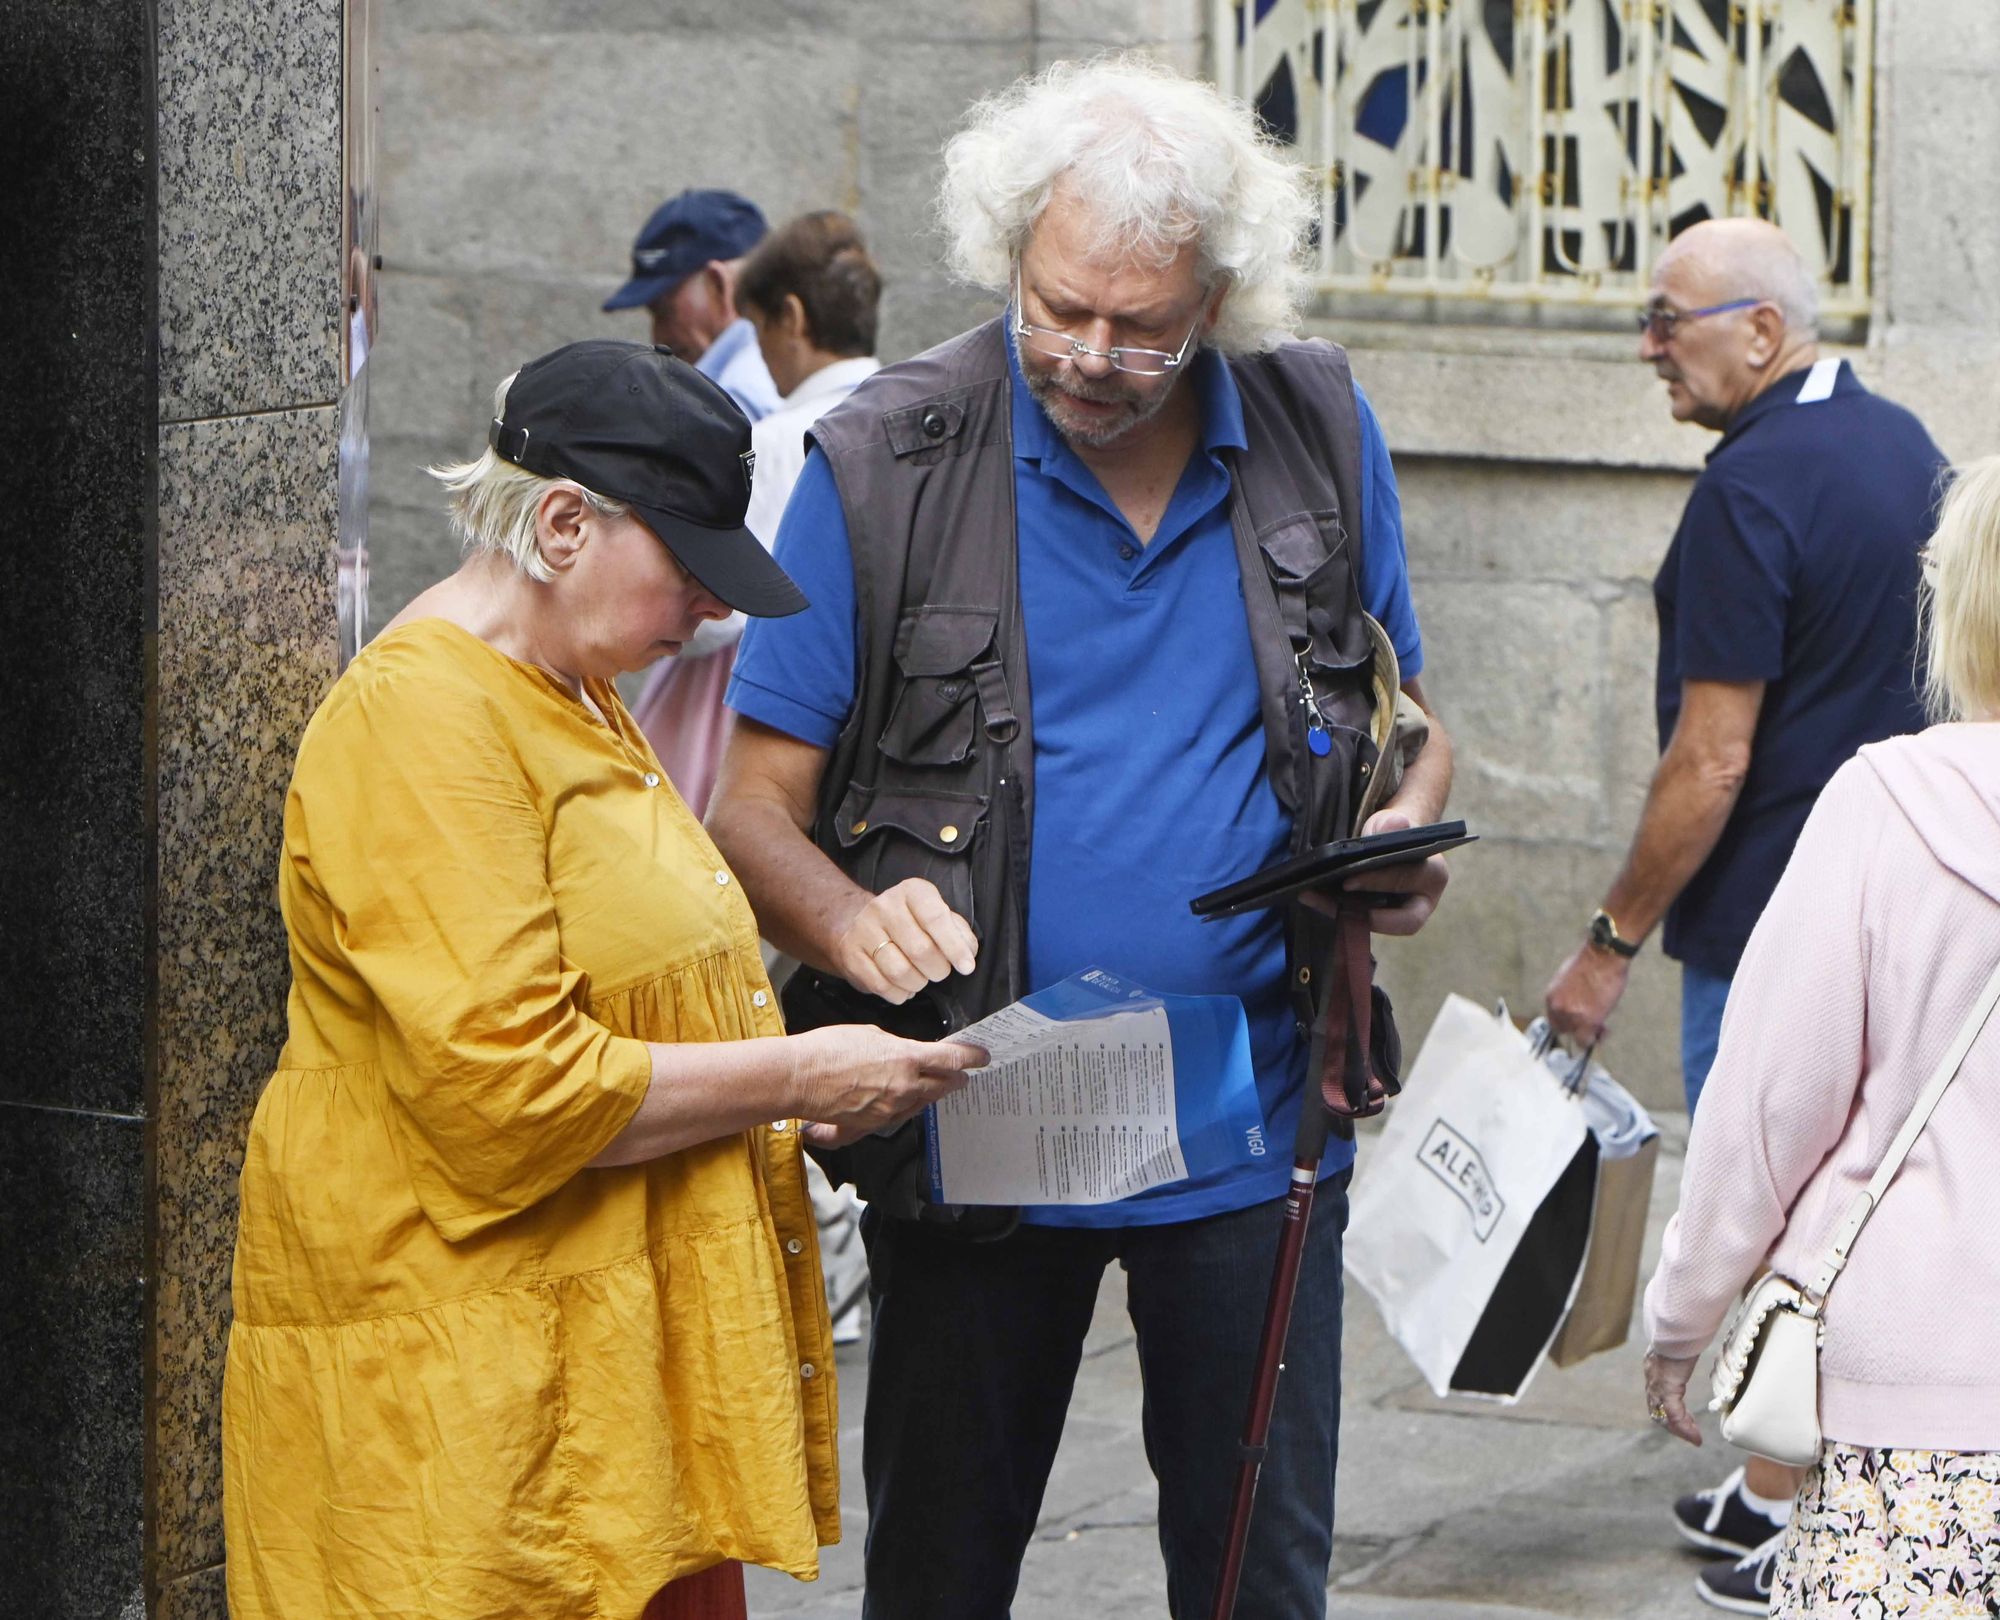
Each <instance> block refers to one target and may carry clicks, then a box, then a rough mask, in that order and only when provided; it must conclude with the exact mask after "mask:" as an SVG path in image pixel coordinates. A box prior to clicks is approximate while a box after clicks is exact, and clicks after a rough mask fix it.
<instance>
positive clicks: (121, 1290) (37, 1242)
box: [0, 0, 343, 1620]
mask: <svg viewBox="0 0 2000 1620" xmlns="http://www.w3.org/2000/svg"><path fill="white" fill-rule="evenodd" d="M342 10H343V8H342V4H341V0H267V3H265V4H261V5H259V6H256V7H248V6H243V5H240V4H230V3H227V0H151V3H138V0H102V3H101V4H98V5H93V6H87V7H80V6H47V5H42V4H36V3H31V0H0V37H4V38H6V39H7V41H8V45H7V49H6V50H5V52H0V151H4V152H6V153H7V154H8V185H9V195H10V201H12V202H13V203H14V204H15V206H14V207H13V208H12V209H11V210H10V212H11V213H12V215H13V217H14V218H15V219H16V221H17V222H19V221H22V220H32V221H33V222H34V228H33V229H32V230H5V231H0V293H4V297H5V303H4V307H5V308H6V310H7V319H8V333H7V337H6V339H5V341H4V345H0V439H3V440H4V442H5V444H6V446H7V454H6V455H5V456H4V457H0V512H4V513H5V514H6V516H5V518H4V519H0V529H4V533H5V538H6V540H7V558H8V577H7V580H6V583H5V584H4V585H0V717H4V724H0V1054H4V1057H0V1232H4V1234H5V1241H4V1242H0V1299H4V1300H5V1301H6V1304H7V1308H6V1310H5V1311H0V1387H4V1388H5V1390H6V1398H5V1403H4V1412H5V1416H4V1419H0V1614H6V1615H10V1616H11V1615H22V1616H33V1617H34V1620H67V1617H70V1616H77V1617H79V1620H81V1617H89V1620H111V1617H113V1616H116V1617H119V1620H143V1617H144V1616H146V1615H152V1616H155V1617H171V1620H221V1617H222V1616H223V1615H224V1613H225V1602H224V1597H223V1572H222V1564H223V1544H222V1527H221V1488H220V1472H221V1469H220V1448H219V1436H220V1423H219V1408H220V1393H221V1373H222V1352H223V1346H224V1344H225V1342H226V1335H227V1330H228V1310H229V1263H230V1255H231V1251H232V1247H233V1242H234V1236H235V1218H236V1210H235V1200H236V1178H237V1173H238V1167H239V1164H240V1160H241V1151H242V1142H243V1138H244V1133H245V1130H246V1128H247V1125H248V1121H249V1116H250V1112H251V1109H252V1107H253V1106H254V1103H255V1100H256V1097H257V1093H258V1092H259V1090H260V1089H261V1087H262V1085H263V1082H264V1079H265V1077H266V1076H267V1075H268V1073H269V1072H270V1069H271V1067H272V1065H273V1063H274V1060H275V1058H276V1056H277V1052H278V1048H279V1046H280V1044H281V1043H282V1040H283V1034H284V994H285V988H286V979H287V974H286V958H285V947H284V931H283V926H282V923H281V920H280V918H279V915H278V909H277V904H276V898H275V882H274V879H275V873H276V869H277V852H278V842H279V836H280V818H281V812H282V806H283V795H284V788H285V783H286V780H287V778H288V776H289V773H290V769H291V761H292V756H293V754H294V752H295V750H296V747H297V743H298V739H299V736H300V734H301V732H302V731H303V729H304V726H305V722H306V720H307V719H308V717H309V716H310V715H311V713H312V711H313V709H314V707H315V706H316V705H317V703H318V701H319V699H320V697H321V696H322V695H323V693H324V692H325V690H326V688H327V686H328V685H329V684H330V683H331V681H332V679H333V676H334V672H335V648H336V631H335V610H334V546H335V537H336V530H337V519H338V513H337V495H336V489H337V483H336V476H335V474H336V433H337V407H338V402H339V396H340V387H341V381H342V376H341V367H342V354H341V327H342V316H343V311H342V307H341V296H342V295H341V287H340V238H341V208H342V196H341V186H342V105H341V99H342V49H343V39H342Z"/></svg>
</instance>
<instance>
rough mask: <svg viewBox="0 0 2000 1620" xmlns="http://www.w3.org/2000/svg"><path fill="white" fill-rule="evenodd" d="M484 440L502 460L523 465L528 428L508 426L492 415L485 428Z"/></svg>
mask: <svg viewBox="0 0 2000 1620" xmlns="http://www.w3.org/2000/svg"><path fill="white" fill-rule="evenodd" d="M486 442H487V443H488V444H489V445H491V446H492V447H493V453H494V454H495V455H497V456H498V457H499V458H500V459H501V460H502V461H511V462H513V463H514V465H515V466H517V467H520V466H525V465H526V464H527V463H526V460H525V458H526V456H527V454H528V430H527V429H526V428H510V427H509V426H508V425H507V424H506V423H505V422H503V421H501V420H500V418H499V417H497V416H496V417H494V418H493V422H492V425H491V426H489V427H488V428H487V430H486Z"/></svg>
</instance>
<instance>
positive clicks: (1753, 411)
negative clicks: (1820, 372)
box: [1708, 359, 1868, 460]
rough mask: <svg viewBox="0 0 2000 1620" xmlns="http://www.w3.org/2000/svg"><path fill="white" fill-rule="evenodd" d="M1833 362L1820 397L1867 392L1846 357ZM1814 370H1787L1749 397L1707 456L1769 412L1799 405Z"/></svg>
mask: <svg viewBox="0 0 2000 1620" xmlns="http://www.w3.org/2000/svg"><path fill="white" fill-rule="evenodd" d="M1833 364H1834V366H1835V367H1836V370H1835V372H1834V378H1833V387H1832V390H1831V391H1830V392H1829V393H1827V394H1825V395H1824V396H1822V397H1824V398H1827V399H1843V398H1845V397H1846V396H1848V395H1850V394H1865V393H1867V392H1868V390H1867V389H1866V388H1864V387H1863V386H1862V385H1861V379H1860V378H1859V377H1857V376H1855V375H1854V368H1853V367H1852V366H1850V365H1849V364H1848V363H1847V362H1846V361H1845V360H1838V359H1836V360H1834V361H1833ZM1813 370H1814V368H1813V367H1812V366H1805V367H1802V368H1801V369H1799V370H1797V371H1788V372H1786V373H1785V375H1784V376H1782V377H1780V378H1779V379H1778V380H1777V381H1776V382H1774V383H1773V384H1772V385H1771V386H1770V387H1769V388H1767V389H1765V390H1764V392H1763V393H1761V394H1759V395H1758V396H1757V397H1756V398H1755V399H1753V400H1751V401H1750V403H1749V404H1748V405H1745V406H1744V407H1743V409H1742V410H1740V411H1738V412H1737V413H1736V416H1735V418H1734V420H1732V421H1731V422H1730V424H1729V426H1728V427H1726V428H1724V429H1723V430H1722V437H1721V439H1720V440H1718V441H1717V442H1716V444H1715V446H1714V448H1713V449H1711V450H1710V451H1709V452H1708V459H1709V460H1713V459H1714V458H1715V456H1716V455H1717V453H1718V452H1720V451H1721V450H1722V449H1723V447H1724V446H1726V445H1730V444H1733V443H1735V441H1736V440H1737V439H1738V438H1740V437H1741V436H1742V434H1743V432H1744V430H1745V429H1746V428H1748V427H1749V426H1750V424H1751V423H1753V422H1760V421H1762V420H1763V419H1764V418H1765V417H1767V416H1769V415H1771V413H1772V412H1774V411H1781V410H1783V409H1785V407H1786V406H1788V405H1796V404H1798V403H1799V395H1800V394H1802V393H1804V392H1805V391H1806V389H1807V387H1808V386H1809V385H1810V383H1811V381H1812V376H1813Z"/></svg>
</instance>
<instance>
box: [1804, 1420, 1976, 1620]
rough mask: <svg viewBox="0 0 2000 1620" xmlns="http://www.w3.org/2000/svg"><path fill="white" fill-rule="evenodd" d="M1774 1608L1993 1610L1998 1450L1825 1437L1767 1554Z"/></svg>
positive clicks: (1875, 1617) (1942, 1615)
mask: <svg viewBox="0 0 2000 1620" xmlns="http://www.w3.org/2000/svg"><path fill="white" fill-rule="evenodd" d="M1775 1573H1776V1578H1775V1580H1774V1582H1773V1584H1772V1591H1771V1613H1772V1614H1774V1615H1791V1616H1808V1615H1809V1616H1811V1617H1812V1620H1894V1617H1901V1620H1993V1617H1994V1616H1995V1615H2000V1451H1885V1450H1872V1449H1870V1448H1868V1447H1865V1446H1850V1445H1843V1444H1840V1443H1838V1442H1833V1443H1829V1444H1828V1445H1827V1446H1826V1447H1825V1448H1824V1449H1823V1450H1822V1451H1821V1453H1820V1460H1819V1467H1818V1468H1817V1469H1815V1470H1814V1471H1813V1472H1812V1473H1811V1474H1809V1475H1807V1477H1806V1483H1805V1487H1804V1489H1802V1490H1801V1491H1800V1492H1799V1499H1798V1505H1797V1506H1796V1507H1794V1508H1793V1510H1792V1522H1791V1527H1790V1529H1789V1530H1788V1531H1787V1533H1786V1536H1785V1541H1784V1545H1783V1547H1782V1549H1781V1550H1780V1552H1779V1554H1778V1567H1777V1570H1776V1572H1775Z"/></svg>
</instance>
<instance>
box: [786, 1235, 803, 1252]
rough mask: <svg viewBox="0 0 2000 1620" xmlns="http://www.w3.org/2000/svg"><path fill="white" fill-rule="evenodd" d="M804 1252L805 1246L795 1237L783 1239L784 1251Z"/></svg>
mask: <svg viewBox="0 0 2000 1620" xmlns="http://www.w3.org/2000/svg"><path fill="white" fill-rule="evenodd" d="M805 1252H806V1246H805V1245H804V1244H803V1243H801V1242H800V1241H799V1240H798V1239H797V1238H786V1239H785V1253H787V1254H804V1253H805Z"/></svg>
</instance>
